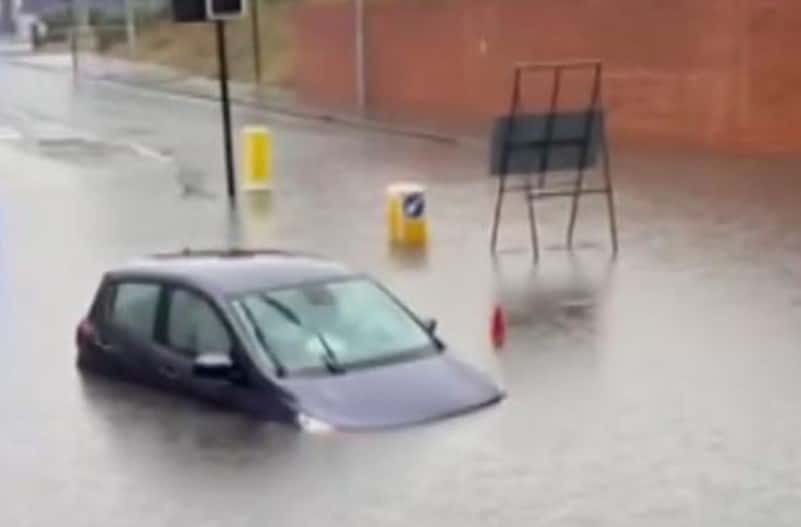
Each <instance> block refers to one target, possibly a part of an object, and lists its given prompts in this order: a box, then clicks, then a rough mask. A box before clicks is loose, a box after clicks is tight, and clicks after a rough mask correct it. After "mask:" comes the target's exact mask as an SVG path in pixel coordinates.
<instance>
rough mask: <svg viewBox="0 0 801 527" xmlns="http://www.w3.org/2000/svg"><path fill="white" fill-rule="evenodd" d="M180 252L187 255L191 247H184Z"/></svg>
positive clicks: (190, 252)
mask: <svg viewBox="0 0 801 527" xmlns="http://www.w3.org/2000/svg"><path fill="white" fill-rule="evenodd" d="M181 253H182V254H183V255H184V256H189V255H190V254H192V249H190V248H189V247H184V250H183V251H181Z"/></svg>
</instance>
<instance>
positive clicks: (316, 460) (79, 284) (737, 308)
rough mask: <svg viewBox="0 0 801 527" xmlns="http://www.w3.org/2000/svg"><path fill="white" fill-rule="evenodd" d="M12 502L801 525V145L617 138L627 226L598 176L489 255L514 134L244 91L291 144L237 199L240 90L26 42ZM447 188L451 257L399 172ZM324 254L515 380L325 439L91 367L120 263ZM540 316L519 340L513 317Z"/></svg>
mask: <svg viewBox="0 0 801 527" xmlns="http://www.w3.org/2000/svg"><path fill="white" fill-rule="evenodd" d="M0 86H2V92H1V93H0V314H1V315H2V316H0V330H1V331H0V344H2V347H0V349H2V363H3V367H2V368H0V435H2V440H0V524H2V525H9V526H11V525H13V526H39V525H48V526H49V525H70V526H72V525H74V526H88V525H104V526H105V525H108V526H126V525H131V526H133V525H136V526H141V525H148V526H154V527H155V526H160V525H165V526H166V525H176V524H186V525H194V526H198V527H200V526H206V525H209V526H210V525H238V526H239V525H242V526H245V525H248V526H249V525H254V526H255V525H265V524H267V523H275V522H277V523H279V524H280V525H286V526H292V525H298V526H300V525H304V526H305V525H312V524H322V523H326V524H329V523H330V524H336V525H341V526H346V525H347V526H350V525H353V526H356V525H371V524H372V525H385V526H393V525H398V526H401V525H403V526H408V525H410V524H416V525H432V524H436V525H453V526H457V525H458V526H460V527H463V526H472V525H475V526H478V525H481V526H486V525H499V526H500V525H503V526H509V525H520V526H524V525H525V526H529V525H538V526H539V525H541V526H559V527H578V526H581V527H586V526H601V525H609V526H628V525H631V526H671V527H675V526H683V525H693V526H695V525H697V526H726V527H732V526H738V525H743V526H745V525H748V526H754V525H765V526H771V527H777V526H797V525H799V523H801V411H800V410H801V382H799V378H801V346H800V345H799V343H801V324H799V320H801V270H800V269H801V266H799V262H801V234H800V233H799V232H798V228H797V227H798V225H799V224H801V223H800V222H799V220H801V212H799V207H798V197H797V196H798V195H799V193H801V178H799V176H798V173H797V166H798V163H797V162H795V161H789V160H788V161H771V162H768V161H756V160H750V159H733V158H715V157H701V156H691V155H680V154H674V153H665V152H662V153H653V152H652V153H645V152H639V153H634V152H617V155H616V157H615V168H616V170H615V181H616V185H617V191H618V192H617V201H618V215H619V223H620V244H621V251H620V254H619V257H618V258H617V259H616V260H612V259H611V258H610V254H609V251H608V231H607V226H606V223H605V221H606V217H605V209H604V208H603V200H602V199H599V198H588V199H587V201H586V203H584V204H583V207H584V205H585V204H586V207H584V208H583V209H582V212H581V214H580V216H579V230H578V241H579V242H580V243H579V247H580V249H579V250H577V251H576V252H574V253H569V252H567V251H565V250H564V242H563V239H564V230H565V227H566V222H567V208H566V206H565V204H564V203H562V204H560V203H547V204H545V205H544V206H542V207H541V208H540V209H538V213H539V219H540V220H541V228H542V230H541V238H542V242H543V251H542V260H541V263H540V264H539V265H537V266H534V265H533V264H532V261H531V257H530V251H529V248H528V247H527V240H528V232H527V229H526V219H525V218H526V216H525V212H524V208H523V206H522V204H521V203H519V199H514V198H516V196H512V197H511V198H510V201H509V206H508V208H507V209H506V215H505V218H504V224H503V227H502V231H501V234H502V236H501V246H502V247H504V251H503V253H502V254H501V256H500V257H499V258H498V259H497V260H493V259H492V258H490V255H489V251H488V222H489V218H490V213H491V209H492V203H493V198H494V194H493V193H494V184H493V182H492V181H490V180H489V178H487V177H486V169H485V166H486V160H485V152H483V151H480V150H472V149H466V148H461V147H456V146H453V145H447V144H438V143H433V142H427V141H422V140H416V139H411V138H403V137H397V136H390V135H382V134H376V133H365V132H361V131H359V130H356V129H351V128H342V127H337V126H335V125H331V124H321V123H314V122H304V121H299V120H294V119H290V118H286V117H281V116H278V115H272V114H265V113H259V112H257V111H254V110H245V109H242V108H238V109H237V110H236V111H235V113H234V118H235V124H236V126H237V128H238V127H241V126H243V125H245V124H267V125H269V126H270V127H271V129H272V130H273V132H274V134H275V141H276V189H275V191H274V192H273V195H272V197H269V198H268V197H266V196H244V197H243V199H242V200H241V201H240V203H239V207H238V208H237V210H236V211H230V210H229V208H228V205H227V202H226V200H225V199H224V192H223V189H224V184H223V177H222V173H223V172H222V167H223V165H222V156H221V151H220V140H219V113H218V108H217V107H216V106H215V105H213V104H210V103H208V102H203V101H192V100H186V99H182V98H178V97H166V96H159V95H157V94H153V93H144V92H139V91H137V90H135V89H130V88H126V87H122V86H115V85H111V84H107V83H92V82H83V83H81V84H79V85H77V86H75V85H73V83H72V82H71V81H70V79H69V78H67V77H64V76H62V75H60V74H56V73H53V72H48V71H45V70H39V69H31V68H26V67H21V66H18V65H12V64H10V63H4V62H0ZM406 179H412V180H416V181H420V182H422V183H424V184H425V185H426V186H427V189H428V205H429V208H428V212H429V217H430V222H431V229H432V241H431V244H430V247H429V250H428V251H427V252H425V253H424V254H416V253H394V252H391V251H389V250H388V248H387V246H386V243H385V226H384V202H383V200H384V189H385V187H386V185H387V184H389V183H390V182H393V181H399V180H406ZM219 246H223V247H226V246H237V247H283V248H289V249H303V250H313V251H317V252H321V253H324V254H328V255H330V256H332V257H334V258H337V259H341V260H343V261H345V262H347V263H349V264H350V265H352V266H353V267H355V268H357V269H362V270H366V271H368V272H371V273H372V274H374V275H375V276H377V277H378V278H380V279H381V280H383V281H384V282H386V283H387V284H388V285H389V286H390V287H391V288H392V289H393V290H395V291H396V292H397V293H398V294H399V295H400V296H401V297H402V298H403V299H404V300H406V301H407V302H408V303H409V304H410V305H412V306H413V307H414V308H415V309H416V310H418V311H419V312H421V313H423V314H426V315H429V314H430V315H434V316H436V317H437V318H438V319H439V321H440V327H441V328H442V335H443V337H444V338H445V339H446V341H448V342H449V343H450V344H451V346H452V348H453V352H454V353H455V354H458V355H459V356H460V357H462V358H463V359H464V360H466V361H469V362H471V363H473V364H475V365H476V366H477V367H479V368H482V369H483V370H485V371H487V372H488V373H490V374H491V375H493V376H494V377H495V378H496V379H497V380H498V382H499V383H501V384H502V385H503V386H504V387H505V388H506V390H507V391H508V394H509V396H508V398H507V400H505V401H504V402H503V403H501V404H500V405H497V406H495V407H492V408H489V409H486V410H484V411H481V412H478V413H475V414H471V415H468V416H465V417H461V418H456V419H451V420H447V421H444V422H440V423H436V424H432V425H426V426H420V427H413V428H409V429H406V430H398V431H392V432H381V433H366V434H333V435H325V436H316V435H308V434H303V433H299V432H297V431H295V430H292V429H289V428H287V427H284V426H279V425H272V424H268V423H261V422H257V421H254V420H252V419H250V418H247V417H244V416H239V415H235V414H230V413H226V412H222V411H219V410H216V409H214V408H210V407H207V406H204V405H202V404H200V403H195V402H193V401H189V400H183V399H178V398H175V397H173V396H169V395H162V394H160V393H157V392H153V391H149V390H147V389H143V388H139V387H136V386H131V385H125V384H120V383H115V382H111V381H105V380H102V379H97V378H91V377H86V378H85V377H82V376H81V375H79V374H78V373H77V372H76V370H75V369H74V366H73V361H74V353H75V350H74V344H73V335H74V328H75V325H76V323H77V322H78V320H79V319H80V317H81V316H82V315H83V313H84V312H85V310H86V308H87V306H88V303H89V301H90V298H91V295H92V293H93V289H94V287H95V286H96V284H97V281H98V279H99V276H100V274H101V273H102V271H103V270H104V269H105V268H107V267H108V266H111V265H115V264H118V263H120V262H123V261H125V260H126V259H128V258H132V257H135V256H138V255H141V254H145V253H151V252H159V251H165V250H174V249H180V248H183V247H199V248H201V247H219ZM496 302H500V303H501V304H502V305H503V306H504V307H505V308H506V311H507V316H508V319H509V322H510V328H509V341H508V345H507V347H506V348H505V349H504V350H503V351H501V352H500V353H495V352H493V350H492V349H491V348H490V345H489V339H488V328H489V318H490V313H491V311H492V307H493V305H494V304H495V303H496Z"/></svg>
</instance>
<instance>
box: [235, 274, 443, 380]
mask: <svg viewBox="0 0 801 527" xmlns="http://www.w3.org/2000/svg"><path fill="white" fill-rule="evenodd" d="M234 307H235V310H236V312H237V313H238V315H239V317H240V318H241V319H242V321H243V323H244V325H245V327H247V328H248V331H249V332H250V333H251V336H252V337H253V339H254V340H255V341H256V342H258V343H259V344H260V345H261V346H262V347H263V348H264V349H263V352H264V353H266V354H268V355H269V356H270V357H271V358H272V359H273V360H274V361H275V362H276V363H277V366H279V367H280V368H282V369H284V370H285V371H287V372H296V371H301V370H309V369H320V368H328V369H329V370H331V371H336V370H347V369H348V367H349V366H354V365H358V364H360V363H362V364H364V363H374V362H383V361H387V360H394V359H398V358H404V357H406V356H412V355H415V354H419V353H421V352H425V351H427V350H430V349H432V347H433V342H432V339H431V337H430V336H429V335H428V333H426V331H425V330H423V328H422V327H421V326H420V325H419V324H418V323H417V322H416V321H415V320H414V319H413V318H412V317H411V316H410V315H409V314H408V312H407V311H406V310H405V309H404V308H403V307H401V306H400V305H399V304H398V302H397V301H395V300H394V299H393V298H392V297H391V296H390V295H388V294H387V293H386V292H385V291H384V290H383V289H381V288H380V287H378V286H377V285H376V284H375V283H373V282H372V281H370V280H367V279H362V278H358V279H349V280H343V281H334V282H326V283H315V284H304V285H301V286H298V287H293V288H287V289H273V290H269V291H263V292H255V293H249V294H246V295H244V296H242V297H240V298H238V299H236V300H235V301H234Z"/></svg>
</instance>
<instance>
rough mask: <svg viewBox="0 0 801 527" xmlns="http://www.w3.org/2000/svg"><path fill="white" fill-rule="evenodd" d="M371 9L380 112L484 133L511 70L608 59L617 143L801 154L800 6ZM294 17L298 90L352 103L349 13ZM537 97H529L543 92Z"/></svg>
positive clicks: (480, 1) (517, 3)
mask: <svg viewBox="0 0 801 527" xmlns="http://www.w3.org/2000/svg"><path fill="white" fill-rule="evenodd" d="M366 3H367V4H368V9H367V13H366V26H367V33H366V42H367V50H366V53H367V63H366V67H367V93H368V103H369V105H370V108H371V109H372V110H374V111H378V112H380V113H383V114H386V115H390V116H398V117H401V118H404V119H407V120H422V121H425V122H441V123H443V124H449V125H450V124H459V125H471V124H475V123H486V122H488V120H489V119H490V118H491V117H492V116H493V115H496V114H500V113H503V112H504V111H506V108H507V105H508V100H509V95H510V90H511V67H512V65H513V64H514V63H515V62H516V61H519V60H561V59H570V58H600V59H602V60H603V61H604V62H605V65H606V75H605V86H604V95H605V100H606V103H607V106H608V108H609V109H610V112H611V113H610V115H611V116H610V122H611V126H612V129H613V133H614V137H615V139H616V140H618V141H624V142H629V143H658V144H666V145H683V146H694V147H704V148H712V149H724V150H731V151H743V152H759V153H780V152H794V153H798V152H801V59H799V58H798V57H797V56H796V55H797V51H796V50H797V49H798V43H799V42H801V40H799V39H801V2H799V1H798V0H396V1H381V2H369V1H368V2H366ZM296 15H297V16H296V18H295V21H296V27H295V30H294V34H295V35H296V39H297V40H296V43H295V47H296V50H297V61H296V69H297V72H296V73H297V77H296V85H297V88H298V89H299V91H300V92H301V94H305V95H307V96H310V97H313V98H316V99H319V100H323V101H326V102H330V103H334V104H351V105H352V104H353V103H354V101H355V85H354V82H353V78H354V66H353V46H354V37H353V35H354V31H353V29H354V26H353V11H352V6H351V4H349V3H343V4H325V5H313V4H306V5H303V6H301V7H299V8H298V10H297V12H296ZM541 80H542V81H544V80H545V79H541ZM579 85H580V87H582V88H583V87H584V85H583V84H581V83H580V82H578V80H577V82H576V86H579ZM530 86H531V89H530V91H529V92H528V96H529V99H536V98H538V96H539V98H541V97H542V94H544V93H545V88H546V87H547V85H546V84H542V83H540V84H537V82H536V81H533V83H532V84H530ZM538 87H541V89H538ZM566 95H567V96H568V98H570V96H571V94H569V93H568V94H566ZM796 123H799V125H798V126H796Z"/></svg>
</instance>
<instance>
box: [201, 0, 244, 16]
mask: <svg viewBox="0 0 801 527" xmlns="http://www.w3.org/2000/svg"><path fill="white" fill-rule="evenodd" d="M207 10H208V16H209V18H211V19H220V18H238V17H241V16H242V15H243V14H244V12H245V0H208V7H207Z"/></svg>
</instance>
